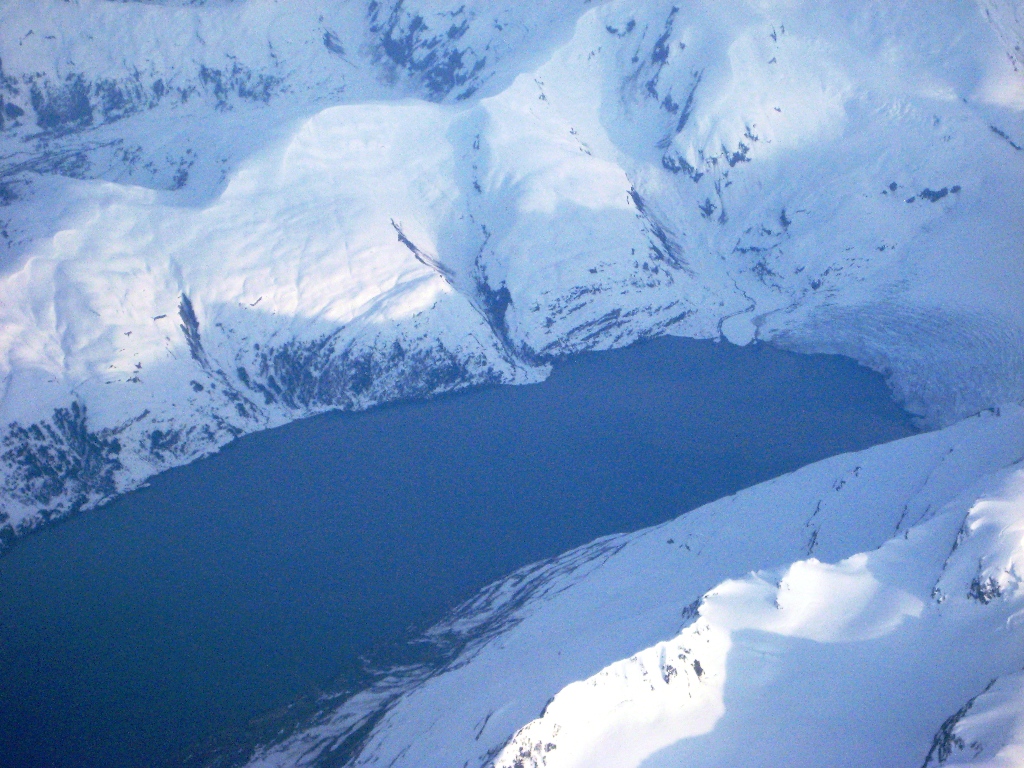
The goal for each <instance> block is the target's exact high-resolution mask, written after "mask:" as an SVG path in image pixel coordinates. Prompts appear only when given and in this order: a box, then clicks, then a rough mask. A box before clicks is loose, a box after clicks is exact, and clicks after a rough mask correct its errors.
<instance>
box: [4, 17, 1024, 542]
mask: <svg viewBox="0 0 1024 768" xmlns="http://www.w3.org/2000/svg"><path fill="white" fill-rule="evenodd" d="M1021 29H1022V25H1021V11H1020V7H1019V4H1016V3H1010V2H996V1H995V0H991V1H987V2H984V3H980V4H978V5H971V4H958V5H950V4H941V6H938V7H936V6H935V5H934V4H932V3H924V2H890V1H889V0H886V1H885V2H881V1H879V2H867V3H864V2H856V3H854V2H840V1H837V2H833V3H827V4H825V3H811V2H807V3H800V2H798V3H792V2H778V3H775V2H760V3H753V2H749V3H748V2H736V3H726V4H723V3H706V4H704V3H697V2H678V1H676V2H662V1H661V0H649V1H648V2H644V3H635V2H605V3H596V2H587V1H586V0H578V1H577V0H573V1H570V0H566V1H565V2H560V3H504V2H500V1H499V2H494V1H492V2H485V1H484V0H478V1H477V2H472V3H451V4H448V3H445V2H439V1H437V0H404V1H403V0H391V2H377V1H376V0H374V1H373V2H363V3H360V2H350V3H326V2H323V3H319V2H315V1H314V0H309V1H308V2H287V3H285V2H270V1H269V0H239V1H238V2H226V1H225V2H206V3H193V2H160V3H156V2H150V3H141V2H109V1H108V0H79V2H73V3H68V2H57V0H51V1H46V0H44V1H42V2H39V1H37V0H32V1H31V2H29V1H28V0H25V1H24V2H17V1H16V2H8V3H5V4H4V6H3V8H2V9H0V376H2V377H3V385H4V386H3V394H2V401H0V423H2V424H3V428H2V431H0V488H2V491H0V527H2V529H3V530H4V531H5V533H4V536H5V537H6V538H9V537H10V536H12V535H14V534H15V533H17V532H21V531H24V530H27V529H29V528H31V527H33V526H35V525H37V524H38V523H40V522H42V521H44V520H46V519H48V518H50V517H53V516H58V515H62V514H65V513H67V512H70V511H73V510H76V509H80V508H83V507H87V506H90V505H93V504H95V503H97V502H99V501H101V500H102V499H105V498H109V497H110V496H111V495H113V494H116V493H118V492H122V491H124V490H126V489H129V488H132V487H135V486H137V485H138V484H139V483H140V482H142V481H143V480H144V479H145V478H146V477H147V476H149V475H151V474H153V473H155V472H158V471H161V470H162V469H165V468H167V467H170V466H174V465H176V464H180V463H183V462H187V461H190V460H192V459H194V458H196V457H198V456H200V455H203V454H205V453H208V452H210V451H213V450H216V449H217V448H218V447H219V446H221V445H223V444H224V443H225V442H227V441H229V440H231V439H233V438H234V437H235V436H237V435H240V434H243V433H246V432H251V431H254V430H258V429H263V428H266V427H268V426H273V425H276V424H281V423H283V422H286V421H288V420H291V419H295V418H300V417H302V416H305V415H308V414H312V413H315V412H318V411H322V410H325V409H331V408H364V407H367V406H369V405H372V404H374V403H379V402H383V401H386V400H392V399H396V398H407V397H422V396H428V395H431V394H434V393H438V392H444V391H449V390H452V389H456V388H460V387H465V386H468V385H472V384H478V383H483V382H506V383H519V382H528V381H536V380H538V379H539V378H541V377H543V376H544V375H546V372H547V367H546V366H547V363H548V362H549V361H550V360H551V359H552V358H553V357H555V356H558V355H564V354H568V353H571V352H575V351H579V350H585V349H600V348H608V347H613V346H620V345H624V344H628V343H629V342H631V341H634V340H636V339H638V338H642V337H646V336H651V335H657V334H664V333H671V334H677V335H686V336H693V337H700V338H708V337H717V336H724V337H726V338H728V339H729V340H731V341H734V342H736V343H747V342H749V341H750V340H751V339H753V338H755V337H757V338H761V339H769V340H770V339H775V340H778V341H779V342H780V343H783V344H786V345H788V346H791V347H793V348H796V349H804V350H823V351H835V352H841V353H844V354H848V355H851V356H853V357H856V358H857V359H858V360H861V361H862V362H864V363H865V364H867V365H870V366H872V367H874V368H876V369H877V370H880V371H883V372H885V373H886V374H887V375H888V376H889V377H890V380H891V383H892V386H893V387H894V391H895V392H896V393H897V394H898V395H899V397H901V398H902V399H903V401H904V402H905V403H906V404H907V405H908V407H910V408H912V409H914V410H915V411H916V412H917V413H919V414H920V415H921V417H922V419H923V420H924V421H925V423H927V424H930V425H939V424H945V423H951V422H953V421H955V420H956V419H958V418H962V417H964V416H966V415H969V414H971V413H973V412H976V411H978V410H979V409H981V408H984V407H989V406H992V405H995V404H998V403H1001V402H1004V401H1009V400H1013V399H1017V398H1019V397H1021V396H1022V395H1024V360H1022V354H1024V353H1022V349H1024V309H1022V307H1024V301H1022V299H1024V296H1022V294H1024V258H1022V243H1024V198H1022V196H1021V195H1020V185H1021V181H1022V180H1024V151H1022V150H1021V147H1022V146H1024V120H1022V118H1021V110H1022V109H1024V85H1022V83H1024V80H1022V70H1021V66H1022V65H1021V54H1020V46H1021V40H1022V32H1021ZM72 423H73V424H74V427H73V429H72V428H71V427H70V426H69V425H71V424H72Z"/></svg>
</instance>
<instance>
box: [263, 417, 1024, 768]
mask: <svg viewBox="0 0 1024 768" xmlns="http://www.w3.org/2000/svg"><path fill="white" fill-rule="evenodd" d="M1022 558H1024V408H1021V407H1020V406H1011V407H1008V408H1004V409H1001V410H998V411H995V412H986V413H983V414H981V415H980V416H976V417H973V418H969V419H966V420H964V421H961V422H960V423H958V424H957V425H955V426H952V427H948V428H946V429H943V430H939V431H936V432H931V433H927V434H923V435H919V436H915V437H911V438H906V439H904V440H900V441H897V442H893V443H889V444H887V445H883V446H878V447H875V448H871V449H869V450H867V451H863V452H860V453H854V454H845V455H842V456H837V457H834V458H832V459H827V460H825V461H822V462H819V463H817V464H813V465H810V466H808V467H805V468H803V469H801V470H799V471H797V472H794V473H793V474H791V475H787V476H784V477H781V478H778V479H775V480H772V481H769V482H767V483H764V484H762V485H759V486H755V487H753V488H750V489H748V490H745V491H741V492H740V493H738V494H736V495H735V496H732V497H728V498H725V499H722V500H720V501H717V502H714V503H712V504H708V505H706V506H704V507H701V508H699V509H697V510H695V511H693V512H690V513H688V514H686V515H684V516H682V517H680V518H678V519H676V520H674V521H672V522H669V523H665V524H664V525H660V526H657V527H655V528H651V529H648V530H645V531H641V532H639V533H636V534H632V535H627V536H621V537H615V538H612V539H608V540H605V541H604V542H603V543H595V545H591V546H590V547H587V548H582V549H580V550H578V551H575V552H572V553H569V554H568V555H566V556H564V557H563V558H562V559H561V560H558V561H555V562H554V563H550V564H544V565H541V566H538V567H536V568H534V569H531V570H530V571H529V572H528V573H526V572H524V573H523V574H517V575H516V576H515V577H512V578H510V579H509V580H508V581H507V582H503V583H499V584H497V585H495V586H494V587H492V588H490V589H489V590H487V591H486V592H485V593H484V594H483V595H482V596H481V598H480V599H478V600H477V601H476V602H475V603H472V604H470V605H469V606H467V607H465V608H464V609H463V610H462V611H461V618H459V616H457V617H456V618H455V619H454V620H453V621H452V622H451V623H449V624H446V625H444V626H442V627H440V628H439V629H438V630H437V631H436V632H435V633H434V634H433V637H434V639H435V642H437V643H438V644H439V645H443V642H451V640H450V638H452V637H461V638H463V643H464V645H463V646H460V648H459V650H458V651H457V653H456V655H455V657H454V658H453V659H451V660H449V661H448V662H447V663H446V665H444V666H442V667H441V668H440V669H439V670H436V671H434V672H433V673H425V672H424V671H423V670H413V671H412V672H410V671H408V670H395V671H394V672H393V674H392V676H391V677H389V678H387V679H385V680H382V682H381V683H380V684H379V685H378V686H377V687H376V688H374V689H373V690H372V691H370V692H368V693H366V694H362V695H361V696H360V697H357V698H355V699H352V700H349V701H348V702H346V704H345V705H343V706H342V707H341V708H340V709H337V710H336V711H335V712H333V713H330V714H328V715H326V716H325V717H324V718H323V720H322V721H321V722H320V723H318V724H317V725H316V726H315V727H314V728H312V729H310V730H309V731H306V732H304V733H301V734H299V735H296V736H293V737H292V738H290V739H289V740H287V741H285V742H284V743H283V744H281V745H278V746H276V747H268V748H264V749H262V750H260V751H258V752H257V754H256V755H255V757H254V759H253V760H252V762H251V765H252V766H254V767H255V766H260V767H262V768H266V767H268V766H291V765H318V764H325V765H336V764H349V765H357V766H378V765H388V766H394V767H395V768H398V767H399V766H410V767H412V766H416V767H417V768H425V767H427V766H439V767H440V766H451V765H469V766H485V765H487V766H495V768H499V767H500V768H537V767H538V766H546V767H548V768H555V767H556V766H559V767H561V766H587V767H588V768H591V767H593V766H609V767H611V766H614V767H615V768H628V767H629V766H640V765H643V766H645V767H646V766H662V765H665V766H677V765H697V766H700V765H743V766H755V765H766V766H768V765H792V766H832V765H835V766H839V765H849V764H850V756H851V755H857V756H858V758H857V762H858V764H863V765H909V766H938V765H942V764H946V763H949V764H965V763H972V764H979V765H990V766H1011V765H1019V759H1020V755H1021V750H1022V749H1024V742H1022V740H1021V739H1022V737H1021V734H1022V733H1024V731H1022V723H1024V700H1022V699H1021V697H1020V685H1021V677H1020V670H1021V668H1022V665H1024V650H1022V649H1024V642H1022V641H1024V625H1022V624H1021V621H1020V619H1021V616H1022V615H1024V614H1022V610H1024V593H1022V591H1021V568H1022V563H1024V560H1022ZM524 584H525V585H530V588H529V589H525V590H524ZM517 594H522V595H524V597H523V599H521V600H515V599H514V598H513V599H506V600H495V599H494V596H495V595H499V596H500V595H513V596H514V595H517ZM474 617H475V618H474ZM489 621H491V622H493V624H492V625H491V626H493V627H494V629H493V630H492V631H488V630H487V629H484V630H483V631H480V628H481V627H488V622H489ZM460 633H461V634H460ZM474 637H475V638H476V639H471V638H474ZM442 638H444V641H442ZM467 638H470V639H468V640H467Z"/></svg>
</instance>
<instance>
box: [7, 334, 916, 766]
mask: <svg viewBox="0 0 1024 768" xmlns="http://www.w3.org/2000/svg"><path fill="white" fill-rule="evenodd" d="M913 431H914V430H913V427H912V425H911V422H910V420H909V417H908V416H907V414H905V413H904V412H903V411H902V410H901V409H900V408H899V407H898V406H897V405H896V404H895V403H894V402H893V401H892V400H891V398H890V395H889V393H888V390H887V389H886V387H885V384H884V382H883V380H882V378H881V377H880V376H879V375H877V374H874V373H872V372H870V371H868V370H866V369H864V368H861V367H859V366H857V365H856V364H855V363H854V362H852V361H850V360H848V359H845V358H840V357H835V356H825V355H813V356H806V355H796V354H792V353H788V352H784V351H780V350H778V349H775V348H772V347H770V346H767V345H764V344H755V345H752V346H750V347H746V348H739V347H734V346H732V345H729V344H719V343H715V342H710V341H692V340H681V339H661V340H657V341H652V342H647V343H643V344H640V345H637V346H634V347H631V348H629V349H625V350H618V351H612V352H602V353H595V354H587V355H581V356H577V357H575V358H572V359H570V360H567V361H564V362H562V363H560V364H558V365H557V366H556V367H555V369H554V372H553V373H552V375H551V377H550V379H549V380H548V381H546V382H544V383H542V384H539V385H533V386H521V387H496V388H487V389H477V390H473V391H470V392H464V393H460V394H456V395H452V396H446V397H442V398H438V399H435V400H432V401H428V402H413V403H400V404H394V405H390V406H386V407H381V408H376V409H373V410H371V411H367V412H364V413H357V414H352V413H334V414H328V415H324V416H319V417H315V418H311V419H308V420H305V421H301V422H296V423H293V424H290V425H288V426H285V427H282V428H279V429H274V430H270V431H267V432H263V433H259V434H254V435H250V436H247V437H244V438H242V439H240V440H238V441H236V442H235V443H233V444H232V445H229V446H228V447H227V448H225V449H224V450H223V451H221V452H220V453H219V454H218V455H216V456H212V457H210V458H207V459H204V460H201V461H198V462H196V463H194V464H192V465H190V466H187V467H182V468H179V469H175V470H172V471H169V472H167V473H165V474H163V475H160V476H158V477H155V478H153V480H152V481H151V483H150V485H149V486H148V487H146V488H144V489H141V490H139V491H136V492H133V493H131V494H128V495H127V496H125V497H123V498H121V499H118V500H116V501H115V502H113V503H111V504H109V505H107V506H106V507H103V508H101V509H99V510H96V511H92V512H87V513H83V514H80V515H77V516H75V517H72V518H71V519H69V520H67V521H65V522H63V523H61V524H59V525H53V526H49V527H47V528H45V529H43V530H42V531H40V532H38V533H36V534H33V535H31V536H29V537H27V538H26V539H25V540H23V541H19V542H17V544H16V545H15V546H14V547H13V548H12V549H11V551H9V552H8V553H7V554H5V555H3V556H2V557H0V585H2V586H0V670H2V683H0V755H3V758H2V760H3V762H4V764H5V765H11V766H21V765H26V766H27V765H33V766H43V765H46V766H59V767H60V768H64V767H65V766H66V767H67V768H71V767H72V766H73V767H74V768H84V767H85V766H104V767H105V768H118V767H119V766H126V767H127V766H138V765H160V764H161V762H162V761H163V760H165V759H168V758H170V759H171V762H172V763H174V764H179V765H180V764H182V763H184V762H187V761H186V760H185V759H184V757H185V756H186V755H187V754H188V752H189V750H190V749H191V748H192V747H193V746H194V745H196V744H197V743H199V742H201V741H203V740H208V739H211V738H216V739H217V740H218V743H219V744H220V745H221V747H223V744H224V743H230V742H231V741H232V740H233V739H237V740H238V743H239V744H241V745H244V744H246V743H248V742H249V741H251V740H252V739H253V737H254V735H255V736H264V735H265V734H263V733H259V731H260V729H261V728H263V727H265V725H266V723H267V722H273V723H277V722H281V721H282V718H281V717H280V712H279V713H278V715H277V716H275V717H272V718H271V719H270V720H263V721H260V720H256V721H254V720H253V718H259V717H260V716H262V715H263V714H264V713H267V712H272V711H273V710H275V709H278V708H281V707H282V706H284V705H287V704H288V703H290V702H296V701H302V700H303V697H305V701H307V702H308V701H311V700H315V698H316V697H317V696H318V695H319V694H320V693H321V692H323V691H330V690H338V689H342V688H345V687H351V686H354V685H358V684H359V681H360V680H362V679H364V677H363V676H364V675H365V672H364V665H365V663H366V662H367V661H368V662H369V663H371V664H386V663H388V662H389V661H393V660H395V659H399V658H401V652H400V650H399V648H400V646H401V645H402V644H403V643H404V642H406V641H407V640H409V639H411V638H414V637H416V635H417V634H419V632H421V631H422V630H423V629H425V628H426V627H427V626H429V625H430V624H432V623H433V622H435V621H437V620H438V619H439V618H441V617H442V616H443V615H444V613H445V612H446V611H448V610H450V609H451V608H452V607H454V606H455V605H457V604H458V603H460V602H461V601H463V600H465V599H466V598H468V597H470V596H472V594H473V593H474V592H475V591H476V590H478V589H479V588H481V587H483V586H484V585H486V584H487V583H489V582H491V581H493V580H495V579H497V578H499V577H501V576H503V575H505V574H507V573H509V572H511V571H513V570H515V569H516V568H518V567H520V566H522V565H524V564H527V563H530V562H533V561H536V560H538V559H541V558H545V557H549V556H552V555H556V554H558V553H561V552H563V551H565V550H567V549H570V548H572V547H575V546H577V545H579V544H583V543H585V542H587V541H590V540H592V539H594V538H596V537H598V536H602V535H604V534H608V533H612V532H619V531H626V530H636V529H639V528H642V527H645V526H648V525H651V524H654V523H658V522H661V521H664V520H667V519H669V518H672V517H675V516H676V515H678V514H679V513H681V512H684V511H686V510H688V509H692V508H694V507H696V506H698V505H700V504H702V503H704V502H707V501H711V500H713V499H715V498H718V497H720V496H723V495H726V494H730V493H733V492H735V491H737V490H739V489H741V488H744V487H746V486H749V485H752V484H754V483H757V482H759V481H761V480H765V479H768V478H770V477H773V476H776V475H779V474H781V473H784V472H787V471H790V470H793V469H796V468H797V467H800V466H802V465H805V464H808V463H810V462H813V461H816V460H818V459H820V458H823V457H825V456H829V455H832V454H835V453H840V452H843V451H849V450H856V449H861V448H865V447H867V446H870V445H873V444H876V443H880V442H884V441H888V440H893V439H896V438H899V437H903V436H906V435H908V434H911V433H912V432H913ZM765 535H766V536H770V535H771V532H770V531H765ZM297 709H301V707H297ZM284 720H287V717H285V718H284ZM261 723H262V724H261Z"/></svg>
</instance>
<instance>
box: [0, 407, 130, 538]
mask: <svg viewBox="0 0 1024 768" xmlns="http://www.w3.org/2000/svg"><path fill="white" fill-rule="evenodd" d="M2 447H3V454H0V461H2V462H3V464H4V465H5V466H6V468H7V472H6V478H5V482H4V486H3V491H4V493H5V494H8V495H9V496H10V497H11V498H13V499H16V500H18V501H20V502H22V503H24V504H28V505H34V506H38V507H39V508H40V511H41V513H42V516H43V519H44V520H45V519H49V518H51V517H53V516H59V515H64V514H67V513H68V512H74V511H77V510H78V509H81V508H82V507H83V506H85V505H86V504H87V503H89V502H90V501H93V502H94V501H96V500H97V499H103V498H108V497H110V496H113V495H114V494H115V493H116V492H117V485H116V482H115V474H116V473H117V472H118V470H120V469H121V461H120V459H119V454H120V453H121V443H120V442H119V440H118V439H117V435H116V432H115V431H114V430H109V429H107V430H101V431H99V432H93V431H90V429H89V427H88V419H87V414H86V408H85V406H84V405H80V404H79V403H77V402H74V403H72V404H71V405H70V406H69V407H68V408H58V409H56V410H55V411H54V412H53V416H52V417H50V419H49V420H46V421H39V422H35V423H33V424H30V425H29V426H22V425H21V424H19V423H18V422H14V423H12V424H10V425H9V427H8V431H7V434H6V435H5V436H4V439H3V445H2Z"/></svg>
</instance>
